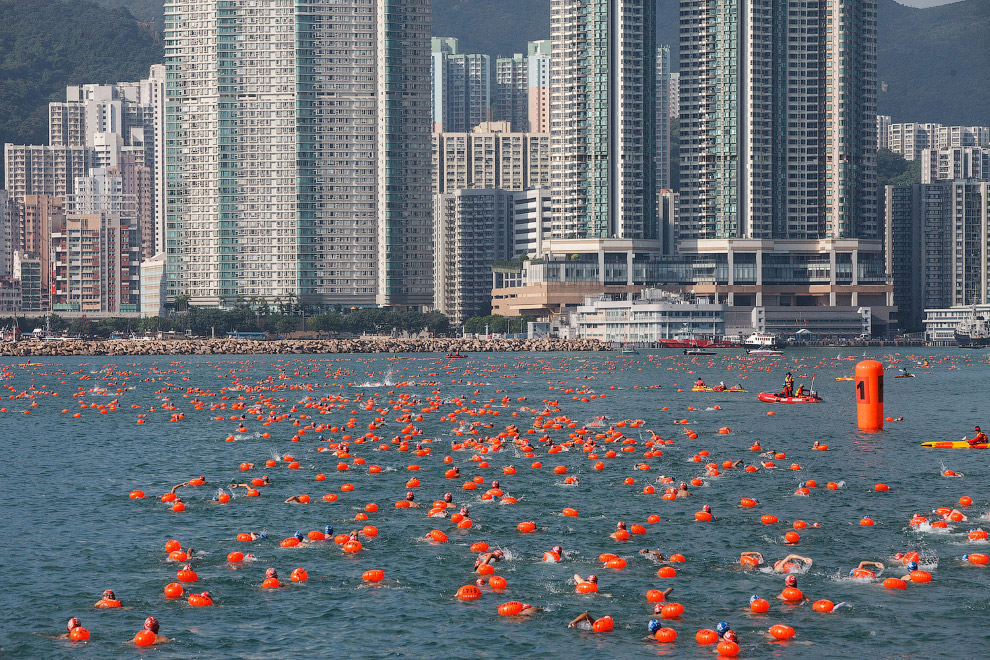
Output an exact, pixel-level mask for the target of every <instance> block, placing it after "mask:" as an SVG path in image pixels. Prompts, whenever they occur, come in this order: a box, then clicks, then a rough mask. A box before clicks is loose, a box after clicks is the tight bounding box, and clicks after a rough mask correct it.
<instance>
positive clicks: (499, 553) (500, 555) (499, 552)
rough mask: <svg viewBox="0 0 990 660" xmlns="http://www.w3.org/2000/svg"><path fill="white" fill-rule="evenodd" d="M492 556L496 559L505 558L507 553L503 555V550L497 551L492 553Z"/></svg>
mask: <svg viewBox="0 0 990 660" xmlns="http://www.w3.org/2000/svg"><path fill="white" fill-rule="evenodd" d="M492 556H494V557H504V556H505V553H503V552H502V551H501V550H496V551H495V552H493V553H492Z"/></svg>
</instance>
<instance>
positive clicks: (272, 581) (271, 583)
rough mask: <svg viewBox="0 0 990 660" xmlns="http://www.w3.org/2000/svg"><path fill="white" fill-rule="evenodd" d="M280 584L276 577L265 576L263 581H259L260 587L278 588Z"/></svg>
mask: <svg viewBox="0 0 990 660" xmlns="http://www.w3.org/2000/svg"><path fill="white" fill-rule="evenodd" d="M281 586H282V583H281V582H279V581H278V578H273V577H271V578H265V580H264V582H262V583H261V587H262V589H278V588H279V587H281Z"/></svg>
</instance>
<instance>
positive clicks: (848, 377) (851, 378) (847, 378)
mask: <svg viewBox="0 0 990 660" xmlns="http://www.w3.org/2000/svg"><path fill="white" fill-rule="evenodd" d="M836 380H856V379H855V378H853V377H851V376H843V377H841V378H836Z"/></svg>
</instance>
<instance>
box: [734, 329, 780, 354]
mask: <svg viewBox="0 0 990 660" xmlns="http://www.w3.org/2000/svg"><path fill="white" fill-rule="evenodd" d="M742 345H743V348H755V349H761V348H765V349H770V350H774V349H779V348H781V347H782V346H783V342H782V341H781V339H780V337H778V336H777V335H772V334H770V333H769V332H754V333H753V334H751V335H750V336H749V337H746V339H745V340H744V341H743V343H742Z"/></svg>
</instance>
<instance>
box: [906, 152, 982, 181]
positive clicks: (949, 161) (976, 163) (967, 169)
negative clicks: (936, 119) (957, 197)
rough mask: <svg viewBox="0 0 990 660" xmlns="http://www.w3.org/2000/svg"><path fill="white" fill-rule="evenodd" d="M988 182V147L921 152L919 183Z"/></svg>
mask: <svg viewBox="0 0 990 660" xmlns="http://www.w3.org/2000/svg"><path fill="white" fill-rule="evenodd" d="M955 179H970V180H972V181H990V147H945V148H941V149H925V150H924V151H922V152H921V182H922V183H937V182H939V181H952V180H955Z"/></svg>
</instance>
